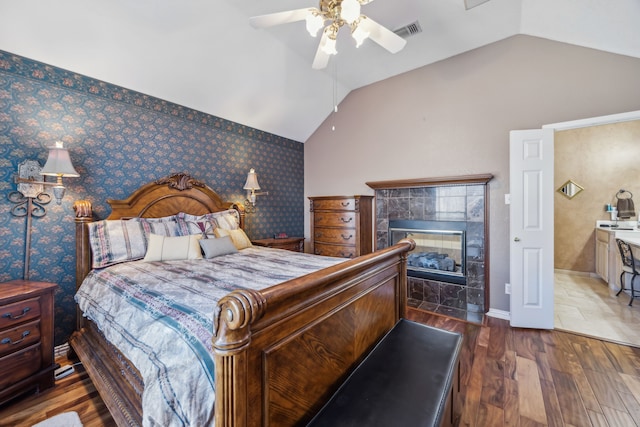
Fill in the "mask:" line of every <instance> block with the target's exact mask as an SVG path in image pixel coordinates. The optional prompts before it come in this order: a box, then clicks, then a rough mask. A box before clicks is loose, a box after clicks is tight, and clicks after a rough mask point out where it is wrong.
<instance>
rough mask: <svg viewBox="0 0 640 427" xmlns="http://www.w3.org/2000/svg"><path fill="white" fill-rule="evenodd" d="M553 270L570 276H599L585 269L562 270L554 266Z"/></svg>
mask: <svg viewBox="0 0 640 427" xmlns="http://www.w3.org/2000/svg"><path fill="white" fill-rule="evenodd" d="M553 272H554V273H560V274H569V275H571V276H583V277H596V278H599V277H600V276H598V275H597V274H596V273H590V272H587V271H574V270H562V269H559V268H555V269H554V270H553Z"/></svg>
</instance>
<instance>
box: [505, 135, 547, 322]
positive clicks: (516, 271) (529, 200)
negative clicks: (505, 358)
mask: <svg viewBox="0 0 640 427" xmlns="http://www.w3.org/2000/svg"><path fill="white" fill-rule="evenodd" d="M509 160H510V182H511V184H510V187H511V188H510V193H511V209H510V233H509V236H510V239H511V246H510V260H511V261H510V272H511V274H510V281H511V326H514V327H525V328H539V329H553V194H554V193H553V192H554V189H553V129H536V130H523V131H511V133H510V158H509Z"/></svg>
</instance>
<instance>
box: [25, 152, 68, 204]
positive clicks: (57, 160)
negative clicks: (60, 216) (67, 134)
mask: <svg viewBox="0 0 640 427" xmlns="http://www.w3.org/2000/svg"><path fill="white" fill-rule="evenodd" d="M24 164H28V166H24V167H23V165H24ZM40 175H44V176H55V177H56V182H47V181H37V179H38V178H39V177H40ZM79 176H80V174H79V173H78V172H77V171H76V170H75V169H74V167H73V164H72V163H71V157H69V150H67V149H66V148H64V146H63V143H62V142H61V141H56V143H55V145H54V146H53V147H49V157H48V158H47V163H45V165H44V167H43V168H40V164H39V163H38V162H37V161H35V160H27V161H25V162H24V163H23V164H21V165H19V166H18V176H16V179H15V182H16V183H17V184H18V191H19V192H20V193H22V194H23V196H24V197H31V198H36V196H29V195H28V194H34V193H35V194H38V193H41V192H42V191H43V188H42V187H43V186H52V187H53V195H54V197H55V198H56V203H58V204H61V203H62V198H63V197H64V191H65V188H64V185H62V177H70V178H77V177H79Z"/></svg>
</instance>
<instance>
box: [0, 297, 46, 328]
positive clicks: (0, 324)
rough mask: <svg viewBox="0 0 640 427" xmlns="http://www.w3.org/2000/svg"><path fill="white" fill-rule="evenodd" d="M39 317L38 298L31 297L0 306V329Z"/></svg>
mask: <svg viewBox="0 0 640 427" xmlns="http://www.w3.org/2000/svg"><path fill="white" fill-rule="evenodd" d="M38 317H40V298H31V299H26V300H24V301H18V302H15V303H13V304H7V305H5V306H4V307H0V329H4V328H9V327H11V326H14V325H17V324H19V323H22V322H26V321H27V320H31V319H35V318H38Z"/></svg>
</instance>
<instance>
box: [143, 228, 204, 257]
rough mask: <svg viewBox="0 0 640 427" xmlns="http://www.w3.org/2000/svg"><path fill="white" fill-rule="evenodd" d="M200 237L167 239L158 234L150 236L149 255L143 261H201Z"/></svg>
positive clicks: (192, 235) (190, 236)
mask: <svg viewBox="0 0 640 427" xmlns="http://www.w3.org/2000/svg"><path fill="white" fill-rule="evenodd" d="M200 237H201V236H199V235H197V234H191V235H188V236H178V237H167V236H160V235H158V234H150V235H149V244H148V246H147V254H146V255H145V256H144V259H143V261H146V262H149V261H175V260H181V259H201V258H202V252H201V251H200V244H199V243H198V241H199V240H200Z"/></svg>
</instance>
